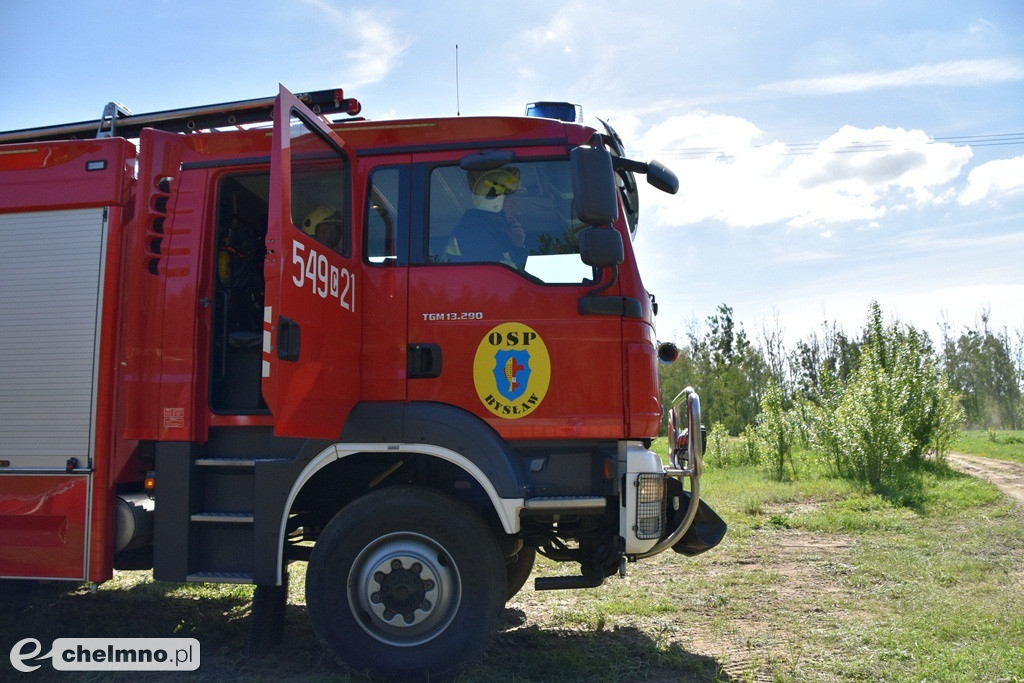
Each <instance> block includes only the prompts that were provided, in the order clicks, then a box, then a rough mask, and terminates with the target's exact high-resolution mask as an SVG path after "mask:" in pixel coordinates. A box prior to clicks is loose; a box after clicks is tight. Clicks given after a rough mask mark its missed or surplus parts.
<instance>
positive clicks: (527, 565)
mask: <svg viewBox="0 0 1024 683" xmlns="http://www.w3.org/2000/svg"><path fill="white" fill-rule="evenodd" d="M536 559H537V549H536V548H534V547H533V546H529V545H524V546H523V547H522V548H520V549H519V552H518V553H517V554H516V559H514V560H513V561H512V562H506V564H505V578H506V579H507V582H508V590H507V591H506V593H505V602H508V601H509V600H511V599H512V598H514V597H516V594H517V593H519V591H521V590H522V589H523V586H525V585H526V581H527V579H529V578H530V572H532V571H533V563H534V562H535V561H536Z"/></svg>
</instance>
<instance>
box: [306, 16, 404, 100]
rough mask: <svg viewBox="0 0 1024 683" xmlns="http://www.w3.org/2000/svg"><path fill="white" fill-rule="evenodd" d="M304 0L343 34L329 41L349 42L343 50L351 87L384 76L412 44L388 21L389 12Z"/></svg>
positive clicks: (382, 78)
mask: <svg viewBox="0 0 1024 683" xmlns="http://www.w3.org/2000/svg"><path fill="white" fill-rule="evenodd" d="M304 2H306V4H308V5H311V6H313V7H315V8H316V9H317V10H318V11H319V12H320V13H321V14H322V15H323V17H324V18H325V19H326V20H327V21H328V22H329V23H330V24H331V25H332V27H333V28H334V29H335V30H336V31H337V32H338V34H341V35H342V36H345V39H342V40H338V41H337V42H334V41H332V44H348V45H350V46H351V49H349V50H346V51H345V52H344V53H343V54H344V57H345V61H344V65H345V70H346V74H345V76H344V83H345V85H346V87H347V88H352V89H354V88H358V87H360V86H364V85H369V84H371V83H378V82H380V81H383V80H384V79H386V78H387V77H388V75H389V74H390V73H391V72H392V70H394V69H395V68H396V67H397V66H398V64H399V62H400V59H401V57H402V55H404V54H405V51H406V50H407V49H408V48H409V46H410V45H411V44H412V39H411V38H409V37H408V36H404V35H401V34H400V33H399V32H397V31H396V30H395V29H394V28H393V27H391V26H390V25H389V24H388V23H387V21H388V20H389V19H390V18H391V16H392V15H391V14H390V13H388V12H380V11H372V12H371V11H358V10H354V11H351V12H345V11H341V10H338V9H336V8H335V7H334V6H332V5H331V4H330V2H328V0H304ZM332 49H333V48H332Z"/></svg>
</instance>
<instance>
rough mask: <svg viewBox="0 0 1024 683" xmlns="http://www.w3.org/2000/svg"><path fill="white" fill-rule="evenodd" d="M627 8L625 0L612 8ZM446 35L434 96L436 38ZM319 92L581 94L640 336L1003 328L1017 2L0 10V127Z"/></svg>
mask: <svg viewBox="0 0 1024 683" xmlns="http://www.w3.org/2000/svg"><path fill="white" fill-rule="evenodd" d="M627 4H630V5H632V6H630V7H627V6H626V5H627ZM456 45H458V46H459V47H458V75H459V78H458V87H456V58H455V57H456V48H455V46H456ZM279 82H280V83H283V84H284V85H285V86H286V87H288V88H289V89H291V90H292V91H294V92H298V91H303V90H316V89H323V88H331V87H343V88H345V89H346V91H347V93H348V94H349V95H350V96H354V97H357V98H359V99H360V100H361V101H362V102H363V115H365V116H366V117H368V118H373V119H388V118H397V117H417V116H434V115H454V114H455V113H456V112H457V111H459V112H461V114H463V115H474V114H520V113H522V111H523V108H524V105H525V104H526V103H527V102H529V101H534V100H544V99H564V100H570V101H573V102H577V103H580V104H582V105H583V108H584V113H585V115H587V117H588V120H591V117H600V118H602V119H605V120H608V121H610V122H611V123H612V124H613V125H614V126H615V127H616V128H617V129H618V130H619V132H620V133H621V134H622V136H623V138H624V139H625V141H626V145H627V150H628V151H629V152H630V153H631V154H632V155H634V156H635V157H637V158H640V159H649V158H656V159H658V160H660V161H662V162H663V163H665V164H666V165H667V166H669V167H670V168H672V169H673V170H674V171H675V172H676V173H677V174H678V175H679V177H680V181H681V189H680V192H679V193H678V194H677V195H675V196H672V197H669V196H667V195H660V194H659V193H657V192H656V191H653V190H651V191H645V192H644V194H643V195H642V201H643V207H642V213H641V222H640V232H639V235H638V238H637V242H636V249H637V252H638V255H639V258H640V259H641V260H642V266H641V268H642V272H643V274H644V279H645V283H646V285H647V287H648V289H650V290H651V291H652V292H654V293H655V294H656V295H657V297H658V301H659V303H660V305H661V306H660V308H661V313H660V315H659V319H658V328H659V329H658V331H659V336H661V337H662V338H664V339H668V338H673V337H680V336H682V335H684V334H685V332H686V331H687V329H689V328H690V327H691V326H692V325H693V324H694V322H696V321H703V320H704V319H705V318H706V317H707V316H708V315H710V314H712V313H714V312H715V309H716V307H717V305H718V304H720V303H726V304H729V305H730V306H732V307H733V309H734V312H735V317H736V319H737V320H738V321H740V322H742V323H743V324H744V326H745V327H746V329H747V331H748V333H750V334H752V335H755V336H756V334H757V333H758V331H759V330H761V329H762V328H763V327H764V326H766V325H767V326H769V327H774V326H775V325H778V326H779V327H781V329H782V330H783V331H784V333H785V335H786V337H787V339H789V340H791V341H792V340H795V339H797V338H800V337H803V336H805V335H806V334H807V333H809V332H811V331H813V330H815V329H817V328H818V326H819V324H820V323H821V322H822V321H823V320H826V319H827V320H829V321H838V322H839V323H841V324H842V325H843V327H844V328H845V329H846V330H847V332H849V333H853V332H856V331H857V330H859V328H860V326H861V324H862V323H863V321H864V319H865V317H866V315H867V309H868V305H869V302H870V301H871V300H878V301H879V302H880V303H881V304H882V306H883V308H884V310H885V311H886V312H887V313H888V314H890V315H895V316H898V317H899V318H901V319H903V320H905V321H907V322H911V323H913V324H915V325H917V326H918V327H921V328H923V329H925V330H927V331H929V332H930V333H931V334H932V335H933V337H934V336H936V335H937V327H936V325H937V323H938V322H939V321H940V319H943V318H945V319H947V320H949V321H950V322H951V323H952V324H953V325H954V327H955V328H959V327H960V326H963V325H974V324H975V321H976V318H977V316H978V315H979V314H980V313H981V312H982V311H983V310H988V311H990V313H991V318H992V321H993V322H994V323H995V324H997V325H1004V324H1005V325H1008V326H1009V328H1010V329H1011V330H1015V329H1018V328H1022V329H1024V2H1022V1H1021V0H1004V1H1000V2H986V1H980V0H965V1H963V2H957V3H944V4H936V3H935V2H934V1H929V2H918V1H914V0H911V1H907V2H891V1H884V2H883V1H878V2H875V1H872V0H866V1H862V2H846V3H838V2H828V1H825V0H810V1H802V0H801V1H792V2H783V1H781V0H780V1H777V2H772V1H770V0H764V1H757V2H755V1H741V0H733V1H729V0H706V1H705V0H700V1H678V2H642V3H622V2H609V1H606V0H588V1H587V2H565V3H560V2H550V1H548V2H536V1H533V0H524V1H520V2H514V3H469V2H429V3H398V2H395V3H375V2H366V1H363V2H359V3H353V2H342V1H340V0H293V1H292V2H270V1H269V0H245V1H242V2H217V1H216V0H203V1H201V2H199V1H192V0H175V1H174V2H169V1H168V2H163V1H154V2H128V1H126V0H121V1H115V0H108V1H100V0H96V1H91V2H90V1H81V2H73V3H72V2H63V1H62V2H57V1H55V0H34V1H33V2H11V1H9V0H3V1H0V130H10V129H16V128H23V127H29V126H35V125H44V124H49V123H61V122H67V121H79V120H87V119H94V118H98V117H99V115H100V113H101V111H102V108H103V105H104V104H106V102H108V101H110V100H116V101H118V102H121V103H123V104H124V105H126V106H127V107H129V108H130V109H131V110H133V111H135V112H149V111H158V110H163V109H171V108H177V107H184V106H190V105H195V104H202V103H212V102H225V101H231V100H237V99H248V98H253V97H263V96H268V95H272V94H274V93H275V92H276V90H277V84H278V83H279Z"/></svg>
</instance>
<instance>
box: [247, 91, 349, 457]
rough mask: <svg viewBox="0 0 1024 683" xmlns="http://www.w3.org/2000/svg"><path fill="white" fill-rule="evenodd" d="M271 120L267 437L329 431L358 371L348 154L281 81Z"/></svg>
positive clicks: (334, 432) (345, 408)
mask: <svg viewBox="0 0 1024 683" xmlns="http://www.w3.org/2000/svg"><path fill="white" fill-rule="evenodd" d="M274 121H275V122H276V123H275V126H274V134H273V135H274V146H273V152H272V156H271V166H270V215H269V224H268V230H267V243H266V246H267V259H266V263H265V266H264V275H265V280H266V300H265V301H266V308H265V311H264V344H263V395H264V399H265V400H266V402H267V405H268V406H269V407H270V410H271V412H272V413H273V415H274V432H275V434H278V435H283V436H304V437H318V438H337V437H338V436H339V435H340V433H341V428H342V425H343V424H344V422H345V418H346V417H347V415H348V413H349V411H350V410H351V409H352V406H354V405H355V403H356V402H357V401H358V400H359V391H360V388H359V387H360V376H361V373H360V366H359V346H360V335H361V330H360V327H361V322H360V317H361V312H362V304H361V287H360V274H359V259H358V254H359V245H358V244H357V240H358V239H359V231H357V230H354V229H353V226H354V225H356V224H357V223H356V221H357V218H358V211H359V210H358V208H357V207H354V206H353V201H352V172H351V163H352V154H351V153H350V152H349V151H348V150H347V148H346V147H345V143H344V142H343V141H342V140H341V139H340V138H339V137H338V136H337V135H336V134H334V133H333V132H332V131H331V130H330V128H328V126H327V125H326V123H324V122H323V121H322V120H321V119H320V118H319V117H317V116H316V115H315V114H313V113H312V112H311V111H310V110H309V109H308V108H307V107H306V106H305V105H303V104H302V103H301V102H300V101H299V100H298V99H297V98H296V97H295V96H294V95H292V94H291V93H290V92H288V91H287V90H286V89H285V88H284V87H283V86H282V87H281V92H280V95H279V96H278V99H277V103H276V105H275V111H274Z"/></svg>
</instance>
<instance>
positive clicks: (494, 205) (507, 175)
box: [466, 168, 519, 213]
mask: <svg viewBox="0 0 1024 683" xmlns="http://www.w3.org/2000/svg"><path fill="white" fill-rule="evenodd" d="M466 180H468V181H469V188H470V190H472V192H473V206H475V207H476V208H478V209H481V210H483V211H489V212H491V213H497V212H499V211H501V209H502V207H503V206H504V204H505V195H508V194H512V193H513V192H515V191H516V190H518V189H519V169H518V168H496V169H494V170H492V171H482V172H479V171H478V172H472V171H471V172H470V173H468V174H466Z"/></svg>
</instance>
